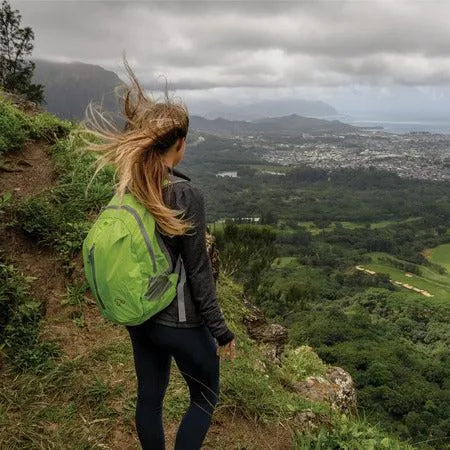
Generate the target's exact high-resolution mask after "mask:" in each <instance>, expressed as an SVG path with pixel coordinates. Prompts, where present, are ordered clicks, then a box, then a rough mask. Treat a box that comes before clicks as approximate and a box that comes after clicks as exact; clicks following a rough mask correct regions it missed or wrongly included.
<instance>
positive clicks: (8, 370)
mask: <svg viewBox="0 0 450 450" xmlns="http://www.w3.org/2000/svg"><path fill="white" fill-rule="evenodd" d="M8 107H9V108H12V107H10V106H8ZM16 118H17V120H18V121H19V122H21V124H19V125H20V126H19V125H18V128H21V129H22V131H23V132H24V133H25V134H26V135H27V139H28V138H31V139H32V140H33V139H34V142H29V141H28V140H27V139H25V142H26V147H25V148H24V149H16V150H14V151H15V152H17V153H16V154H13V153H10V152H4V155H6V156H5V160H8V161H10V160H14V159H15V158H16V157H17V155H19V154H20V158H21V159H23V160H24V161H27V160H28V162H29V163H30V164H31V165H28V164H25V165H24V166H23V170H20V171H18V172H10V171H7V172H4V171H1V172H0V177H1V179H2V184H1V189H2V190H1V192H0V212H1V215H2V225H1V227H2V230H1V231H2V233H1V235H2V236H3V237H6V238H3V239H2V240H1V241H0V248H1V252H0V306H1V311H2V312H1V314H0V326H1V329H0V337H1V345H2V353H1V354H0V356H1V362H2V365H1V369H0V371H1V375H2V379H3V380H5V381H6V382H4V383H3V384H2V386H1V388H0V447H1V448H8V449H10V448H11V449H14V448H25V447H26V448H81V447H82V448H98V447H102V448H112V449H124V448H138V445H137V440H136V434H135V431H134V406H135V387H136V386H135V374H134V367H133V358H132V351H131V345H130V343H129V340H128V337H127V334H126V331H125V329H124V328H123V327H117V326H114V325H112V324H110V323H107V322H105V321H104V320H103V319H101V317H100V315H99V313H98V310H97V307H96V305H95V303H94V302H93V300H92V297H91V296H90V294H89V292H88V291H87V285H86V282H85V280H84V276H83V270H82V266H81V260H80V246H81V242H82V240H83V238H84V236H85V233H86V231H87V229H88V227H89V223H90V222H89V220H92V218H93V217H95V214H96V212H98V209H99V207H100V206H101V205H102V204H104V203H105V201H106V200H107V199H109V197H110V195H111V186H112V184H111V175H112V174H111V171H108V170H106V171H105V172H103V173H102V175H101V176H100V177H99V178H97V179H96V181H95V182H94V183H93V185H92V188H91V190H90V191H89V196H88V197H84V195H83V194H84V189H85V187H86V184H87V181H88V179H89V178H90V176H91V175H92V170H91V168H90V167H89V164H90V162H92V159H91V158H90V157H88V156H82V157H79V156H76V154H75V153H74V151H75V148H76V147H77V146H78V145H80V141H79V139H78V138H77V136H76V134H75V135H72V136H69V137H68V138H64V139H58V138H57V137H56V131H57V130H58V129H59V128H61V127H62V128H64V127H67V124H65V123H60V122H59V121H56V120H54V119H52V120H50V118H49V117H48V116H46V120H47V122H46V126H45V127H43V128H44V129H45V131H46V133H44V135H45V136H47V138H46V140H47V142H46V143H43V142H42V135H39V136H37V131H36V130H37V129H38V125H39V123H40V122H39V120H37V119H36V120H34V119H33V120H30V121H27V120H25V119H26V118H24V117H23V116H22V115H21V114H20V113H18V112H17V115H16ZM43 128H42V127H41V129H43ZM50 130H52V131H51V132H49V131H50ZM66 131H68V129H67V128H66ZM48 136H51V139H49V138H48ZM27 149H28V150H27ZM30 149H31V150H30ZM30 156H33V159H32V158H31V157H30ZM31 159H32V161H31V162H30V160H31ZM5 164H6V165H7V166H8V167H12V166H14V164H13V163H12V162H8V163H5ZM21 169H22V166H21ZM11 174H16V175H17V177H18V178H17V179H16V178H15V177H12V176H11ZM3 175H6V178H4V177H3ZM55 175H56V176H55ZM19 179H20V180H21V181H19ZM29 184H32V185H33V186H29ZM18 193H20V194H18ZM30 276H32V277H33V279H29V277H30ZM30 283H31V284H30ZM218 297H219V299H220V302H221V305H222V307H223V310H224V313H225V315H226V317H227V320H228V321H229V323H230V324H231V327H232V328H233V330H234V331H235V332H236V334H237V337H238V338H237V342H238V357H237V358H236V360H235V361H234V362H233V363H232V364H231V363H229V362H223V363H222V384H221V387H222V390H221V401H220V404H219V406H218V408H217V411H216V413H215V415H214V423H213V426H212V428H211V430H210V432H209V434H208V437H207V441H206V442H205V447H204V448H211V449H219V448H223V449H229V448H243V447H245V448H248V449H267V448H269V449H270V448H273V449H284V448H291V447H292V446H293V445H295V446H296V447H298V448H309V446H310V444H311V445H314V443H320V442H331V443H333V442H340V441H343V440H344V441H345V440H348V441H349V442H351V441H354V442H357V443H358V445H359V447H355V448H369V447H365V446H366V445H372V443H375V444H376V445H378V447H374V448H386V446H385V444H386V442H387V443H388V444H389V445H390V443H391V444H392V445H393V446H396V447H392V448H407V446H405V445H402V444H400V443H398V442H397V441H395V440H393V439H389V438H387V437H385V436H383V435H382V434H381V433H380V432H379V431H378V430H377V429H376V428H374V427H370V426H369V425H367V424H365V423H363V422H359V421H356V420H354V419H349V418H347V417H346V416H342V415H341V413H339V411H336V410H333V411H332V410H330V407H329V406H327V402H326V401H325V400H328V401H329V400H330V398H329V397H327V395H325V397H322V398H321V399H320V397H317V395H319V394H320V388H319V389H318V390H317V392H316V398H315V400H314V401H313V400H309V399H308V397H312V395H311V392H309V393H308V389H309V386H310V384H312V385H315V386H319V387H320V386H322V390H326V391H327V392H329V391H331V392H334V393H336V394H338V393H339V392H341V391H342V389H341V388H342V386H338V385H336V384H333V382H332V381H329V380H328V381H327V380H324V379H323V378H313V379H311V380H310V381H309V382H308V383H307V384H306V385H305V383H304V382H303V380H304V379H305V378H306V377H308V376H311V375H322V376H325V377H327V373H328V370H327V368H326V366H325V365H324V364H323V363H322V362H321V361H320V360H319V359H318V357H317V355H315V353H314V352H313V351H312V350H311V349H310V348H308V347H300V348H298V349H294V348H288V347H287V348H285V349H284V353H283V355H282V356H280V355H279V353H280V352H279V350H280V345H281V344H280V342H278V341H276V339H274V337H276V335H277V333H271V331H274V328H273V327H271V326H270V325H267V324H265V323H264V320H263V318H262V317H261V316H260V315H258V314H259V313H258V312H257V310H255V309H254V308H252V306H251V305H249V304H246V303H245V301H244V298H243V293H242V288H241V287H240V286H239V285H237V284H236V283H234V282H232V281H231V280H230V279H229V278H228V277H227V276H225V275H224V274H222V275H221V278H220V280H219V286H218ZM276 330H278V331H279V329H277V328H276V327H275V331H276ZM258 339H260V340H263V341H264V340H265V341H266V342H263V343H261V342H260V343H258ZM271 339H272V342H270V341H271ZM281 347H282V346H281ZM324 386H325V388H324ZM340 389H341V390H340ZM300 391H302V392H303V394H302V395H300V394H299V392H300ZM309 391H311V389H309ZM321 400H322V401H321ZM187 402H188V392H187V389H186V386H185V385H184V381H183V379H182V377H181V376H180V374H179V372H178V370H177V369H176V368H175V366H173V373H172V378H171V382H170V385H169V388H168V392H167V395H166V400H165V410H164V411H165V419H166V424H167V438H168V442H169V444H172V443H173V440H174V433H175V431H176V424H177V423H178V421H179V420H180V418H181V416H182V414H183V411H184V409H185V407H186V406H187ZM341 407H343V409H345V408H347V409H349V408H350V405H342V404H341ZM321 425H323V426H326V427H325V428H323V429H322V431H320V433H317V432H315V433H312V434H306V435H303V434H302V433H303V432H304V431H307V430H310V431H311V430H314V429H317V427H320V426H321ZM331 430H334V431H331ZM355 440H356V441H355ZM305 445H306V446H307V447H305ZM351 448H353V447H351Z"/></svg>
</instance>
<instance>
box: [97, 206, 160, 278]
mask: <svg viewBox="0 0 450 450" xmlns="http://www.w3.org/2000/svg"><path fill="white" fill-rule="evenodd" d="M104 209H124V210H125V211H128V212H129V213H130V214H131V215H132V216H133V217H134V218H135V219H136V222H137V224H138V226H139V230H140V231H141V234H142V237H143V238H144V241H145V245H146V247H147V251H148V253H149V254H150V258H151V260H152V265H153V272H154V273H156V260H155V254H154V253H153V248H152V245H151V243H150V238H149V236H148V234H147V231H146V229H145V227H144V224H143V223H142V219H141V217H140V215H139V213H138V212H137V211H136V210H135V209H134V208H132V207H131V206H128V205H122V206H117V205H110V206H106V207H105V208H103V209H102V210H104Z"/></svg>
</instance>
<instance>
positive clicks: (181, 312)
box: [177, 256, 186, 322]
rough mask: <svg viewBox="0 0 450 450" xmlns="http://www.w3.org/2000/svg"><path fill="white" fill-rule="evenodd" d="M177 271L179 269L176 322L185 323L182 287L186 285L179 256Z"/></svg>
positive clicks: (184, 273)
mask: <svg viewBox="0 0 450 450" xmlns="http://www.w3.org/2000/svg"><path fill="white" fill-rule="evenodd" d="M177 269H180V281H179V282H178V286H177V301H178V320H179V321H180V322H186V305H185V303H184V285H185V284H186V271H185V270H184V264H183V260H182V259H181V256H179V257H178V261H177Z"/></svg>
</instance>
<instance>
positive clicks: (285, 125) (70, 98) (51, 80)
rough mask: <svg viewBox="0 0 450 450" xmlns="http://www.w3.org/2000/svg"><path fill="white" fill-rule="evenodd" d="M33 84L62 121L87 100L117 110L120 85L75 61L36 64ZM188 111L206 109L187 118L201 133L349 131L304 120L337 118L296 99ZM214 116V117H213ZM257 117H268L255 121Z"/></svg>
mask: <svg viewBox="0 0 450 450" xmlns="http://www.w3.org/2000/svg"><path fill="white" fill-rule="evenodd" d="M34 82H37V83H41V84H43V85H44V86H45V100H46V104H45V105H44V109H46V110H47V111H49V112H51V113H52V114H55V115H58V116H60V117H63V118H67V119H74V120H80V119H82V118H84V114H85V110H86V107H87V105H88V104H89V102H90V101H91V100H93V101H94V102H102V104H103V106H104V108H105V109H107V110H109V111H112V112H118V110H119V105H118V101H117V98H116V95H115V93H114V88H115V87H116V86H118V85H120V84H122V80H121V79H120V78H119V77H118V76H117V75H116V74H115V73H114V72H112V71H109V70H105V69H103V68H102V67H100V66H96V65H92V64H85V63H80V62H74V63H57V62H50V61H45V60H37V61H36V69H35V72H34ZM188 107H189V109H190V111H195V110H198V109H199V108H200V109H201V110H203V111H206V110H208V111H209V113H207V114H206V118H205V117H200V116H198V115H191V127H192V128H193V129H196V130H198V131H201V132H205V133H214V134H222V135H251V134H278V135H279V134H295V133H302V132H309V133H316V132H349V131H353V130H354V129H355V128H354V127H352V126H350V125H346V124H344V123H342V122H339V121H337V120H334V121H328V120H321V119H318V118H312V117H304V116H305V115H306V116H333V115H336V114H337V112H336V110H335V109H334V108H333V107H332V106H330V105H327V104H326V103H323V102H310V101H306V100H297V99H292V100H289V101H285V100H265V101H257V102H254V103H251V104H246V105H236V106H229V105H225V104H223V103H221V102H218V101H215V100H210V101H202V102H197V103H193V104H192V107H191V105H189V104H188ZM214 111H215V112H214ZM216 114H217V115H219V116H220V117H219V118H216V117H214V116H215V115H216ZM202 115H203V114H202ZM275 116H276V117H275ZM278 116H280V117H278ZM260 117H268V118H265V119H260ZM243 118H245V120H243ZM211 119H212V120H211ZM232 119H238V120H232ZM255 119H257V120H255ZM118 123H121V121H119V122H118Z"/></svg>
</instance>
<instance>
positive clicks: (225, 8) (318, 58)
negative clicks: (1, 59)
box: [11, 0, 450, 110]
mask: <svg viewBox="0 0 450 450" xmlns="http://www.w3.org/2000/svg"><path fill="white" fill-rule="evenodd" d="M11 4H12V6H13V7H16V8H18V9H19V10H20V11H21V13H22V16H23V24H26V25H29V26H31V27H32V28H33V30H34V32H35V36H36V37H35V50H34V53H33V56H34V57H36V58H44V59H50V60H57V61H83V62H88V63H94V64H99V65H101V66H103V67H105V68H107V69H111V70H114V71H115V72H116V73H117V74H118V75H119V76H123V71H122V68H121V53H122V51H123V50H126V52H127V56H128V59H129V61H130V63H131V65H132V67H134V68H135V70H136V72H137V74H138V76H139V78H140V79H141V80H142V81H143V82H144V83H146V84H148V85H149V86H150V85H152V84H153V83H154V82H155V80H157V79H158V78H157V75H158V74H164V75H165V76H167V78H168V80H169V82H170V85H171V86H172V87H174V88H175V89H176V90H177V92H179V93H180V94H181V95H182V96H185V97H186V98H192V99H202V98H205V99H219V100H222V101H225V102H239V101H247V100H250V99H255V98H280V97H281V98H283V97H293V96H294V97H301V98H307V99H318V100H324V101H328V102H329V103H330V104H332V105H334V106H336V107H337V108H339V109H340V110H345V109H348V110H352V109H353V110H355V109H358V108H362V109H364V107H367V104H366V103H365V102H367V101H369V102H370V103H371V105H372V106H373V107H374V108H375V107H381V106H380V105H382V104H385V105H389V104H391V105H397V106H399V102H400V104H401V106H402V108H410V107H411V105H410V104H409V103H411V102H413V104H414V105H416V106H414V107H419V106H420V105H422V106H423V107H424V108H425V109H429V110H432V109H433V108H436V109H439V110H445V109H446V108H448V109H449V110H450V107H449V106H448V101H447V100H448V99H450V96H449V91H450V89H449V86H450V26H449V19H448V18H449V17H450V1H443V0H441V1H433V0H424V1H414V0H383V1H367V0H366V1H362V0H349V1H343V0H328V1H323V0H316V1H314V0H310V1H301V0H300V1H294V2H284V1H276V0H273V1H264V2H261V1H251V0H246V1H232V0H229V1H197V2H196V1H178V2H170V1H165V2H148V1H145V2H132V1H103V2H93V1H88V0H85V1H77V2H70V1H61V0H60V1H46V2H43V1H27V2H24V1H12V2H11ZM399 107H400V106H399Z"/></svg>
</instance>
